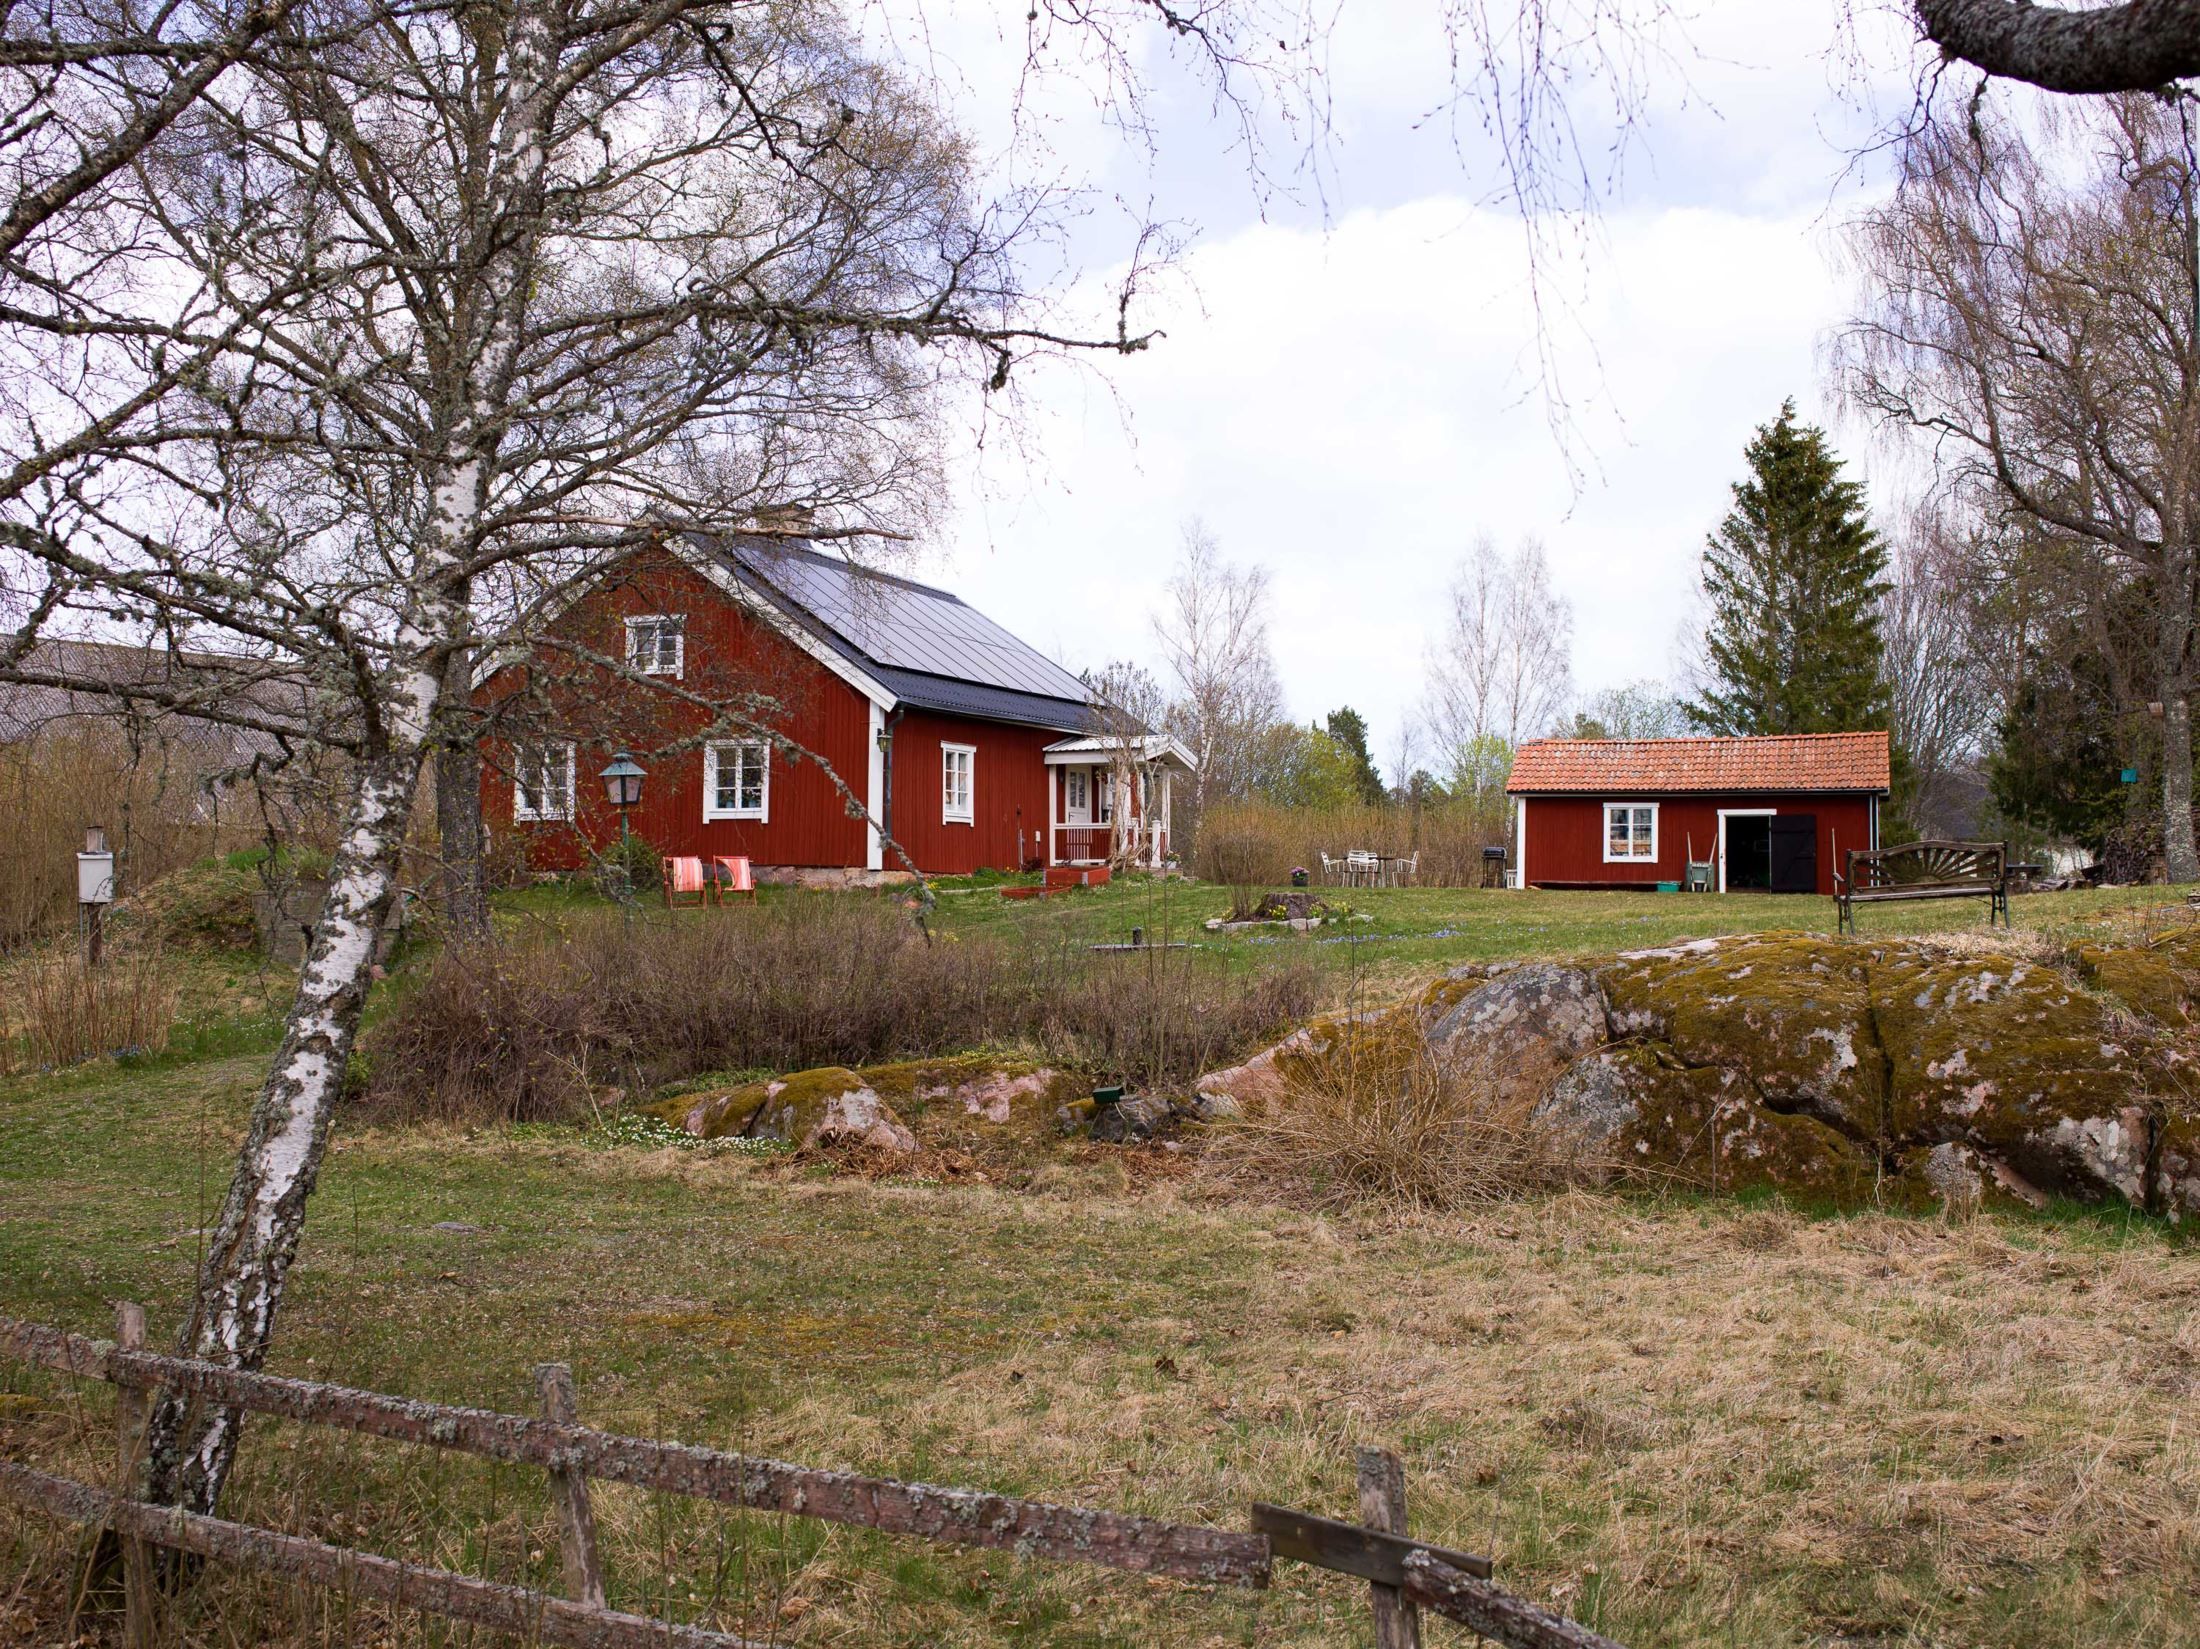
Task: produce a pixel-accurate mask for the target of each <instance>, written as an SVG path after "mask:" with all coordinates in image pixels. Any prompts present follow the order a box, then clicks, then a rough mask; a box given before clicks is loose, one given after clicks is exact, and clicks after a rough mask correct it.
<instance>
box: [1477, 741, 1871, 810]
mask: <svg viewBox="0 0 2200 1649" xmlns="http://www.w3.org/2000/svg"><path fill="white" fill-rule="evenodd" d="M1888 778H1889V773H1888V754H1887V735H1886V734H1884V733H1797V734H1789V735H1779V736H1775V737H1770V738H1733V739H1719V738H1705V739H1532V740H1530V741H1529V742H1528V743H1526V744H1524V745H1522V746H1521V747H1520V749H1519V750H1518V751H1517V752H1516V753H1515V754H1514V756H1513V765H1512V777H1511V778H1509V779H1507V780H1506V781H1505V790H1506V793H1507V794H1509V795H1514V796H1521V795H1567V796H1578V795H1617V794H1619V793H1621V792H1623V791H1624V792H1626V793H1627V794H1629V795H1644V796H1653V795H1664V796H1672V795H1681V794H1685V793H1689V792H1696V793H1703V792H1726V791H1742V790H1859V791H1861V790H1880V791H1884V790H1885V789H1886V788H1887V786H1888Z"/></svg>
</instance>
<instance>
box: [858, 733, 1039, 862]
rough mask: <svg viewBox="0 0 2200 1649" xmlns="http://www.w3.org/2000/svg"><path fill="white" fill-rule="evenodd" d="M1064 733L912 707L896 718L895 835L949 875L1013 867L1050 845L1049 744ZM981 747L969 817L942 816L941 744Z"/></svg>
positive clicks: (974, 768)
mask: <svg viewBox="0 0 2200 1649" xmlns="http://www.w3.org/2000/svg"><path fill="white" fill-rule="evenodd" d="M1062 736H1063V735H1062V734H1060V733H1056V732H1050V731H1048V730H1047V729H1045V728H1039V727H1010V726H1006V725H1004V724H1001V723H998V722H983V721H964V720H961V719H960V718H957V717H953V716H940V715H934V714H932V713H930V712H928V711H923V710H911V711H909V712H908V713H907V714H905V715H904V716H902V718H901V719H900V720H899V721H898V722H896V723H895V724H894V836H895V839H896V840H897V841H899V842H900V843H901V844H902V846H903V847H904V848H905V849H907V850H908V853H909V856H910V857H911V858H912V859H914V860H916V862H917V863H918V864H919V865H920V866H922V867H923V868H924V869H925V870H926V871H930V872H936V873H938V874H940V875H944V876H954V875H963V874H967V873H968V872H970V871H973V870H982V869H991V870H1012V869H1015V868H1017V865H1018V857H1017V855H1018V851H1019V845H1018V843H1019V838H1018V833H1019V832H1021V852H1022V859H1023V862H1024V863H1029V862H1031V861H1032V860H1035V859H1039V858H1042V857H1044V855H1045V853H1046V850H1047V774H1046V765H1045V758H1044V752H1045V750H1046V747H1047V746H1048V745H1050V744H1052V743H1053V742H1054V741H1055V740H1056V739H1059V738H1061V737H1062ZM943 744H968V745H975V746H976V747H977V756H976V758H975V760H974V762H973V765H972V768H971V793H970V802H971V813H972V822H971V823H969V824H948V823H946V822H945V821H944V820H942V818H941V817H940V812H941V809H940V801H941V796H940V779H941V772H940V746H941V745H943Z"/></svg>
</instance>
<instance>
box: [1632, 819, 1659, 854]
mask: <svg viewBox="0 0 2200 1649" xmlns="http://www.w3.org/2000/svg"><path fill="white" fill-rule="evenodd" d="M1653 817H1654V815H1653V814H1652V813H1651V811H1650V809H1648V808H1647V807H1638V808H1636V809H1635V857H1636V858H1638V859H1648V858H1650V857H1652V853H1651V845H1650V832H1651V826H1650V821H1651V819H1652V818H1653Z"/></svg>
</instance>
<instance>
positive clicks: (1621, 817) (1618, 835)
mask: <svg viewBox="0 0 2200 1649" xmlns="http://www.w3.org/2000/svg"><path fill="white" fill-rule="evenodd" d="M1604 820H1605V826H1606V837H1607V839H1608V840H1609V841H1610V843H1611V846H1612V851H1613V852H1614V853H1625V852H1626V851H1627V809H1625V808H1624V807H1608V808H1606V809H1605V810H1604Z"/></svg>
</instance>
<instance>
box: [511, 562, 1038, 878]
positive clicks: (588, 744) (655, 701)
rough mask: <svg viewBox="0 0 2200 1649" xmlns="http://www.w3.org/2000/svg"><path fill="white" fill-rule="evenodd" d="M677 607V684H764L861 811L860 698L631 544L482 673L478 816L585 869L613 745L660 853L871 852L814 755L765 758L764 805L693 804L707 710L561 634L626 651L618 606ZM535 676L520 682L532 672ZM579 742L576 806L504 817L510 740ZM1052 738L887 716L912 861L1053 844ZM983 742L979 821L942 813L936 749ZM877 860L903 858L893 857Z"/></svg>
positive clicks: (789, 860)
mask: <svg viewBox="0 0 2200 1649" xmlns="http://www.w3.org/2000/svg"><path fill="white" fill-rule="evenodd" d="M658 613H680V614H684V615H685V616H686V619H687V646H686V658H685V660H684V667H683V670H682V674H681V676H680V678H679V680H678V682H677V683H676V684H675V685H676V686H677V688H678V689H679V691H681V692H683V693H692V694H695V695H697V696H699V697H701V698H704V699H706V700H712V701H717V702H726V701H733V700H738V699H740V698H742V697H744V696H747V695H753V694H759V693H762V694H768V695H769V696H770V697H771V698H772V699H774V700H776V701H777V703H778V704H779V706H780V708H779V710H778V712H777V713H775V714H774V715H772V716H771V717H770V718H769V720H770V723H771V725H772V726H774V727H776V728H778V729H779V730H780V731H781V732H783V733H785V734H786V735H787V736H788V737H789V738H792V739H794V740H795V741H796V742H798V743H799V744H801V745H802V746H803V747H804V748H806V749H808V750H809V751H811V752H813V753H814V754H815V755H817V756H818V757H819V758H821V760H822V761H823V762H825V763H828V764H830V766H831V767H832V769H833V770H834V772H837V774H838V775H839V777H840V778H841V780H842V781H843V782H844V783H845V784H846V786H847V787H848V789H849V790H850V791H852V792H853V793H854V795H855V798H856V801H857V805H858V806H859V807H860V806H861V805H862V803H863V801H864V800H865V798H866V796H867V793H868V787H869V781H870V761H871V752H872V742H871V729H870V704H869V702H868V701H867V700H866V699H865V698H864V697H863V695H862V694H860V693H858V692H857V691H856V690H855V689H854V688H853V687H850V686H849V685H848V684H847V683H846V682H844V681H842V680H841V679H840V678H839V677H838V676H836V675H835V674H833V672H832V671H830V670H829V669H827V668H826V667H825V666H824V665H822V664H820V663H819V662H818V661H817V660H816V659H814V658H812V657H811V656H810V655H809V654H807V653H805V652H804V651H802V650H801V649H800V648H798V647H796V646H795V645H794V644H793V643H791V642H789V641H788V640H786V638H785V637H783V636H781V635H780V634H779V633H778V632H776V631H775V630H773V629H772V628H771V627H770V626H769V625H766V624H761V623H758V622H756V621H754V620H752V619H750V618H749V617H748V616H747V615H746V614H745V613H743V612H742V610H741V609H740V608H739V607H738V606H737V605H736V604H735V603H734V602H733V601H732V599H731V598H730V597H728V596H727V595H726V593H725V592H724V591H723V590H721V589H719V588H718V587H717V586H716V585H715V584H713V583H711V582H710V581H709V580H708V579H706V578H704V577H703V576H702V575H701V574H699V573H697V572H695V571H694V570H693V569H692V568H690V567H688V566H687V565H685V564H684V563H682V562H681V561H680V560H678V559H677V558H676V557H673V556H671V555H669V554H663V553H650V554H645V555H637V556H635V557H633V558H632V559H631V560H630V561H629V562H627V563H626V564H625V565H624V566H623V567H622V568H621V570H620V573H619V575H618V576H617V577H616V578H615V579H614V580H613V581H611V582H608V583H606V584H605V585H603V586H600V587H599V588H597V589H595V590H593V591H591V592H590V593H589V594H588V595H587V596H585V597H584V598H583V599H582V600H580V601H579V602H577V603H575V604H574V606H573V608H572V609H571V610H569V611H568V612H567V613H565V614H563V615H562V616H561V617H560V618H559V619H558V620H557V622H556V623H554V624H553V625H552V626H551V627H550V631H549V637H548V640H549V645H547V646H545V647H539V648H538V649H537V656H536V659H535V661H534V663H533V664H532V665H531V666H511V667H507V668H505V669H502V670H499V671H497V672H496V673H495V674H494V675H493V676H491V677H490V678H489V679H488V681H486V682H485V683H484V684H483V686H482V688H481V690H480V692H479V693H478V694H477V695H476V696H477V700H478V701H479V702H481V703H482V704H483V705H484V706H492V707H497V709H498V715H497V718H496V720H495V721H494V722H493V723H492V731H491V736H490V737H489V738H487V739H485V740H484V744H483V749H484V753H485V755H486V757H487V760H486V761H485V763H484V768H483V775H482V816H483V820H484V822H485V823H486V825H487V827H488V829H489V832H490V834H491V838H492V841H494V840H495V839H497V838H500V837H505V836H508V835H511V834H517V835H518V836H520V837H522V838H523V839H524V841H525V845H526V852H527V862H528V864H529V865H530V866H531V867H532V868H535V869H540V870H577V869H580V868H583V867H584V866H585V865H586V864H587V863H588V854H587V852H586V850H585V849H584V847H583V845H582V841H581V837H582V835H583V834H585V836H586V837H587V839H588V840H589V841H591V842H594V843H596V844H597V845H598V847H601V846H603V845H605V844H607V843H609V842H611V841H614V840H616V838H617V836H618V833H619V823H618V814H617V812H616V811H615V810H614V809H612V808H611V806H610V805H609V804H608V803H606V802H605V800H604V798H603V785H602V782H601V781H600V780H599V778H598V777H597V775H598V774H599V773H601V772H602V770H603V768H604V767H605V765H606V764H607V763H608V762H609V761H610V760H611V756H612V753H613V752H614V751H617V750H620V749H626V750H630V751H632V752H633V754H634V757H635V759H636V760H637V761H639V762H640V763H641V764H642V766H643V767H645V768H647V769H648V770H649V777H648V778H647V780H645V781H644V783H643V786H642V803H641V805H640V806H639V807H637V808H635V809H634V810H633V813H632V816H631V820H630V822H631V824H632V826H633V830H634V833H635V834H636V835H638V836H641V837H643V838H645V839H646V840H648V841H649V842H650V843H651V844H652V845H653V846H655V847H657V848H658V849H660V850H661V851H663V852H665V853H679V854H690V853H693V854H704V855H708V854H714V853H738V854H746V855H747V856H748V857H749V858H750V859H751V860H753V861H754V862H755V863H756V864H758V865H783V866H791V867H799V868H829V867H850V868H856V869H860V868H862V867H863V865H864V863H865V854H866V847H867V843H866V829H865V823H864V821H863V820H862V819H861V818H851V817H850V816H849V814H848V807H847V800H846V798H845V797H844V796H843V794H842V792H841V791H840V789H839V788H837V787H836V786H835V785H834V784H833V782H832V779H831V777H830V776H829V775H828V774H827V773H826V772H825V771H824V770H823V768H821V767H820V766H819V765H818V764H817V763H815V762H804V761H795V760H790V759H789V758H788V757H786V756H785V755H784V754H783V753H781V752H779V751H777V750H775V751H773V753H772V757H771V796H770V804H769V809H768V812H769V817H768V818H767V819H766V820H764V821H757V820H753V819H712V820H707V821H706V820H705V819H704V817H703V779H704V755H703V750H702V748H701V746H700V744H695V743H689V742H687V741H689V740H692V739H694V738H696V736H697V735H698V734H699V733H700V731H701V730H702V729H703V728H704V727H705V726H707V725H708V723H709V720H710V718H709V716H708V715H707V714H706V713H705V712H704V711H703V710H702V709H701V708H699V707H697V706H693V705H688V704H684V703H681V702H679V701H678V700H677V699H676V698H674V697H671V696H668V695H666V694H661V693H659V692H656V691H654V690H653V689H651V688H648V687H644V686H642V685H640V684H637V683H635V682H632V681H629V680H625V679H623V678H621V677H618V676H615V675H613V674H611V673H610V672H607V671H605V670H603V669H601V668H600V667H598V666H596V665H594V664H591V663H588V662H587V661H585V660H581V659H576V658H574V657H573V656H572V655H571V654H564V655H560V654H559V653H558V651H557V647H556V643H558V642H560V641H564V642H567V643H570V644H574V645H578V646H582V647H585V648H587V649H588V650H590V651H592V652H596V653H600V654H603V655H605V656H607V657H611V658H621V659H623V658H624V656H625V650H626V622H625V621H626V619H627V618H628V617H630V616H642V615H646V614H658ZM529 669H532V670H533V671H534V672H535V673H536V679H535V684H534V690H532V691H526V690H523V689H526V688H528V686H529V679H528V676H527V671H528V670H529ZM539 737H554V738H560V739H566V738H569V739H572V740H573V741H574V742H575V744H576V745H577V748H576V750H575V752H574V760H573V769H574V790H575V794H576V801H577V807H576V813H577V818H576V819H574V820H571V821H559V820H519V819H515V818H514V817H513V814H512V781H511V777H510V772H511V759H512V757H511V752H512V746H513V743H514V741H515V740H522V739H529V738H539ZM1060 737H1062V735H1061V734H1060V733H1058V732H1051V731H1048V730H1046V729H1043V728H1031V727H1012V726H1006V725H1002V724H998V723H993V722H979V721H965V720H961V719H959V718H956V717H951V716H941V715H935V714H931V713H928V712H924V711H918V710H911V711H907V712H905V713H904V714H903V715H902V716H901V717H900V719H899V720H898V721H897V722H896V723H895V725H894V780H893V808H894V830H895V834H896V836H897V838H898V839H899V840H900V841H901V843H902V844H903V846H904V847H905V848H906V849H907V851H908V852H909V855H910V857H911V858H913V859H914V860H915V861H916V862H917V865H918V867H919V868H920V869H922V870H924V871H927V872H932V873H938V874H944V875H953V874H957V873H961V872H967V871H972V870H976V869H979V868H981V867H993V868H1000V869H1008V868H1013V867H1014V866H1015V865H1016V863H1017V851H1018V832H1019V830H1020V831H1021V832H1022V851H1023V856H1024V857H1025V858H1026V859H1027V860H1028V859H1034V858H1037V857H1039V856H1041V855H1043V854H1044V853H1045V852H1046V828H1047V774H1046V767H1045V764H1044V762H1043V759H1042V752H1043V751H1044V749H1045V747H1046V746H1047V745H1048V744H1050V743H1052V742H1053V741H1054V740H1056V739H1058V738H1060ZM943 742H945V743H954V744H968V745H975V746H976V747H977V755H976V758H975V761H974V764H973V785H972V793H971V800H972V804H973V805H972V811H973V813H974V815H975V818H974V822H972V823H970V824H947V823H945V822H943V820H942V818H941V807H940V801H941V797H940V778H941V775H940V746H941V744H942V743H943ZM885 868H887V869H889V870H892V869H897V868H899V864H898V861H897V860H895V859H894V858H893V857H892V856H891V855H889V856H888V857H887V859H886V865H885Z"/></svg>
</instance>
